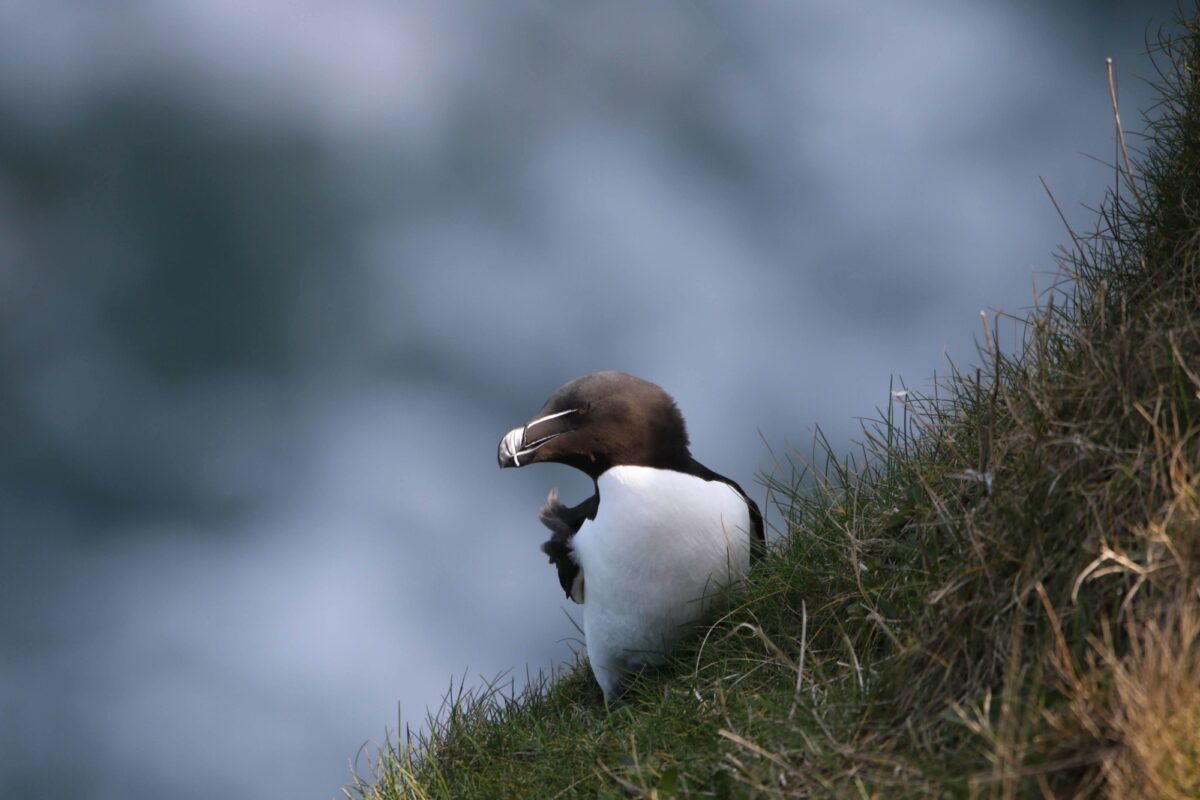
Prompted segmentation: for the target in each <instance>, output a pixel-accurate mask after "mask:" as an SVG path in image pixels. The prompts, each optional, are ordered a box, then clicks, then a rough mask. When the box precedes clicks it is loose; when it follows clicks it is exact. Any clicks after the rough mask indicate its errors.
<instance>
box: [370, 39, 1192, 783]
mask: <svg viewBox="0 0 1200 800" xmlns="http://www.w3.org/2000/svg"><path fill="white" fill-rule="evenodd" d="M1151 56H1152V58H1153V60H1154V63H1155V66H1156V67H1157V68H1158V70H1159V75H1160V78H1161V87H1160V88H1161V96H1162V100H1161V102H1160V104H1159V105H1158V107H1157V108H1156V110H1155V117H1154V119H1153V120H1151V121H1149V122H1148V123H1147V125H1148V127H1147V130H1146V133H1145V135H1144V137H1143V138H1142V139H1141V140H1140V142H1141V144H1142V148H1141V151H1140V153H1139V152H1137V148H1136V147H1135V148H1132V149H1133V150H1134V151H1135V153H1134V156H1133V157H1132V158H1131V159H1130V160H1129V161H1126V160H1125V158H1124V154H1122V164H1121V170H1122V171H1121V178H1120V179H1119V182H1118V185H1116V186H1114V188H1113V189H1112V191H1111V192H1110V194H1109V195H1108V197H1106V198H1105V200H1104V202H1103V204H1102V206H1101V210H1100V212H1099V215H1098V221H1097V224H1096V227H1095V230H1094V231H1092V232H1091V233H1090V234H1088V235H1085V236H1076V235H1075V234H1074V233H1071V238H1072V241H1071V245H1070V247H1068V248H1064V249H1063V250H1062V251H1061V252H1060V253H1059V256H1058V258H1059V264H1060V267H1061V273H1062V274H1061V280H1060V281H1059V282H1058V283H1057V284H1056V286H1055V287H1054V288H1053V289H1052V290H1051V291H1050V292H1049V293H1048V294H1046V295H1045V296H1044V297H1043V299H1042V302H1041V304H1040V306H1039V307H1037V308H1035V309H1034V310H1033V311H1031V312H1030V313H1029V314H1028V315H1027V316H1026V317H1024V318H1021V319H1014V318H1009V317H1004V318H998V319H997V318H989V317H988V316H986V315H985V316H984V336H983V340H982V344H981V347H980V353H981V362H982V366H981V367H979V368H978V369H973V370H970V371H967V372H960V371H958V370H952V371H951V373H950V375H949V376H947V377H945V378H943V379H941V380H939V381H937V382H936V383H935V385H934V387H933V390H932V393H931V394H929V395H922V394H920V393H918V392H915V391H912V390H910V389H908V388H906V387H900V388H895V387H893V391H892V392H891V395H890V397H889V402H888V405H887V406H886V408H884V409H883V410H882V412H881V414H880V415H879V419H878V420H876V421H874V422H873V423H870V424H868V425H867V426H866V428H865V430H864V440H863V445H862V448H861V450H860V452H859V453H857V454H855V455H854V456H852V457H847V458H838V457H836V456H835V455H834V454H833V452H832V450H831V449H830V448H829V446H828V444H827V443H826V442H825V441H824V440H823V438H821V436H820V434H818V436H817V439H816V443H815V448H814V456H813V457H812V458H810V459H809V460H808V463H807V465H803V464H800V463H798V461H797V460H795V459H793V460H786V459H785V460H784V461H783V463H782V464H781V465H780V467H779V468H778V469H777V470H776V472H775V473H774V474H772V475H769V476H766V477H765V478H764V483H765V485H766V488H767V492H768V496H769V497H770V498H771V501H772V502H773V503H774V505H775V506H776V507H777V508H778V510H779V512H780V517H781V519H782V520H783V521H784V526H785V530H783V531H781V532H780V534H781V535H780V536H779V538H778V539H777V541H776V543H775V545H774V547H773V550H772V552H771V553H770V555H769V557H768V558H767V559H765V560H764V561H763V562H762V563H761V564H760V565H759V566H758V567H756V569H755V571H754V574H753V575H752V576H751V579H750V580H749V582H748V584H747V585H746V586H745V587H744V588H743V589H742V590H741V591H740V592H739V594H738V595H737V597H736V598H735V602H734V604H733V607H732V608H731V609H730V610H729V611H728V613H726V614H725V615H724V616H722V617H721V618H720V619H718V620H717V621H716V622H715V623H714V624H713V625H712V627H711V628H710V629H709V630H708V631H707V632H706V633H705V635H704V636H703V637H702V638H700V639H699V640H698V641H696V642H694V643H693V644H691V645H690V646H689V647H687V648H684V649H683V650H682V651H681V652H680V653H678V654H677V657H676V659H675V662H674V663H673V664H672V666H671V667H670V668H669V669H667V670H664V671H663V672H661V673H658V674H653V675H647V676H644V677H642V678H641V679H639V680H638V681H637V683H636V684H635V686H634V688H633V690H632V693H631V696H630V699H629V702H628V703H627V704H626V705H624V706H622V707H621V708H620V709H618V710H616V711H614V712H612V713H608V712H606V711H605V710H604V706H603V702H602V700H601V698H600V694H599V691H598V689H597V688H596V687H595V686H594V685H593V682H592V680H591V677H590V675H589V674H588V672H587V670H586V669H585V668H583V667H582V666H580V665H576V668H575V669H573V670H569V671H567V672H566V673H564V674H563V675H562V676H559V677H558V678H557V679H553V680H552V679H551V678H549V677H546V676H541V677H539V678H537V679H534V680H532V681H530V683H529V687H528V688H526V689H524V690H523V691H519V692H517V691H514V690H513V689H512V686H511V684H509V687H508V689H507V690H505V689H504V688H503V687H502V685H501V684H499V683H493V684H491V685H486V686H484V687H482V688H480V689H474V690H472V689H465V688H463V687H461V686H460V687H459V689H458V690H457V691H454V690H452V691H451V692H450V693H449V694H448V695H447V698H446V700H445V702H444V704H443V707H442V709H441V710H440V711H439V712H438V713H436V714H432V715H431V716H430V718H429V720H428V722H427V725H426V727H425V730H426V732H425V733H423V734H419V735H417V734H413V733H411V732H409V733H408V734H406V736H405V739H404V741H402V742H397V743H385V745H384V746H383V747H382V748H381V749H380V750H379V753H378V756H377V759H376V761H375V762H374V763H373V764H371V765H370V766H369V769H368V773H369V774H368V776H367V777H366V778H356V779H355V783H354V785H353V786H352V787H350V788H348V789H347V790H346V795H347V797H349V798H355V797H361V798H370V799H371V800H396V799H397V798H466V797H497V798H502V797H538V798H556V797H595V796H601V797H627V796H633V797H647V798H673V797H713V798H730V799H731V798H772V797H799V796H809V795H816V796H831V795H832V796H839V797H855V798H870V797H894V796H933V797H942V796H944V797H988V798H1015V797H1074V796H1107V797H1112V798H1123V797H1132V796H1137V797H1149V798H1163V800H1167V799H1169V798H1194V797H1200V646H1198V642H1200V82H1198V81H1197V80H1196V78H1195V75H1196V70H1197V69H1200V22H1197V21H1196V20H1187V19H1185V20H1181V21H1180V23H1179V33H1178V34H1177V35H1175V36H1172V37H1169V38H1164V39H1163V40H1162V41H1161V42H1159V44H1158V45H1157V46H1156V47H1155V48H1154V49H1153V51H1152V53H1151ZM1120 133H1121V138H1122V140H1123V139H1124V133H1123V132H1120ZM1001 326H1013V327H1015V329H1016V331H1017V332H1018V334H1019V341H1020V342H1021V344H1020V346H1019V347H1018V348H1016V350H1015V352H1011V353H1006V352H1003V351H1001V350H1000V348H999V347H998V346H997V345H996V342H997V341H999V330H1000V328H1001Z"/></svg>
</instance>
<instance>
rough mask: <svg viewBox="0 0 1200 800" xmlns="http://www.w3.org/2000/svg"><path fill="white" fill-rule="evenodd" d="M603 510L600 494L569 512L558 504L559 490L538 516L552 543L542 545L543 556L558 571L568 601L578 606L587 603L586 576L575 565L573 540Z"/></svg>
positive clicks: (549, 541) (551, 492)
mask: <svg viewBox="0 0 1200 800" xmlns="http://www.w3.org/2000/svg"><path fill="white" fill-rule="evenodd" d="M599 508H600V492H599V491H597V492H596V494H594V495H592V496H591V497H589V498H588V499H587V500H584V501H583V502H582V503H580V504H579V505H577V506H575V507H574V508H569V507H567V506H564V505H563V504H562V503H560V502H558V489H551V490H550V495H549V496H548V497H547V498H546V505H544V506H542V508H541V510H540V511H539V512H538V519H540V520H541V521H542V524H543V525H545V526H546V527H547V528H549V529H550V539H549V540H548V541H546V542H545V543H543V544H542V552H543V553H545V554H546V555H548V556H549V557H550V563H551V564H553V565H554V566H555V567H557V568H558V582H559V583H560V584H561V585H562V588H563V591H564V592H566V594H567V597H569V598H571V599H572V600H574V601H575V602H576V603H582V602H583V574H582V572H580V569H579V564H578V562H576V561H575V553H574V552H573V551H572V549H571V540H572V539H573V538H575V534H576V533H578V532H579V529H580V528H581V527H583V523H584V521H585V520H589V519H595V518H596V511H597V510H598V509H599Z"/></svg>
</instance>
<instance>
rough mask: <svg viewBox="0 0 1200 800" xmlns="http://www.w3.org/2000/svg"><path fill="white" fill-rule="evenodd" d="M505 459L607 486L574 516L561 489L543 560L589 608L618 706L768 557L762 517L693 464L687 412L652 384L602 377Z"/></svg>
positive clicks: (593, 647)
mask: <svg viewBox="0 0 1200 800" xmlns="http://www.w3.org/2000/svg"><path fill="white" fill-rule="evenodd" d="M498 458H499V461H500V466H501V467H502V468H503V467H524V466H526V465H528V464H535V463H537V462H540V461H551V462H557V463H560V464H566V465H568V466H571V467H575V468H576V469H579V470H582V471H583V472H585V473H587V475H588V476H589V477H590V478H591V479H592V481H593V483H594V485H595V490H596V492H595V494H593V495H592V496H591V497H589V498H588V499H586V500H584V501H583V502H582V503H580V504H579V505H577V506H574V507H567V506H565V505H563V504H562V503H560V502H559V501H558V491H557V490H556V489H552V490H550V496H549V498H548V500H547V502H546V505H545V506H543V507H542V509H541V512H540V514H539V516H540V518H541V521H542V523H543V524H544V525H545V526H546V527H547V528H549V529H550V532H551V535H550V540H549V541H547V542H546V543H545V544H543V545H542V551H543V552H544V553H546V555H548V556H549V557H550V562H551V563H552V564H554V565H555V566H556V567H557V568H558V580H559V583H560V584H561V585H562V588H563V591H564V592H566V595H567V597H569V598H570V599H571V600H573V601H575V602H576V603H581V604H582V605H583V630H584V636H585V638H586V640H587V653H588V660H589V661H590V662H591V665H592V672H593V674H594V675H595V676H596V680H597V682H599V684H600V687H601V689H603V691H604V698H605V701H606V702H607V701H611V700H613V699H615V698H616V697H618V696H619V695H620V694H621V692H622V690H623V688H624V686H623V684H624V681H625V679H626V678H627V677H628V676H629V675H631V674H633V673H636V672H638V671H640V670H642V669H644V668H645V667H648V666H653V665H655V664H660V663H662V662H663V661H664V660H665V658H666V656H667V654H668V653H669V652H670V649H671V647H672V645H673V644H674V643H675V642H676V641H677V640H678V638H679V637H680V636H681V635H682V634H683V633H685V632H686V630H687V628H688V627H689V626H691V625H692V624H693V623H696V622H697V621H699V620H700V619H701V618H702V617H703V616H704V615H705V612H706V611H707V609H708V607H709V606H710V605H711V600H712V599H713V598H714V597H715V595H716V594H717V593H718V592H719V591H720V590H721V589H722V588H723V587H725V586H728V585H730V584H731V583H734V582H736V581H737V580H739V579H740V578H741V577H742V576H743V575H745V573H746V571H747V570H748V569H749V566H750V562H751V559H752V557H753V558H757V557H758V556H759V555H760V554H761V553H762V551H763V549H764V539H763V522H762V514H761V513H760V512H759V510H758V506H757V505H755V503H754V501H753V500H751V499H750V498H749V497H748V496H747V495H746V493H745V492H744V491H742V488H741V487H740V486H738V485H737V484H736V483H734V482H733V481H731V480H730V479H729V478H726V477H724V476H722V475H718V474H717V473H715V472H713V471H712V470H710V469H708V468H707V467H705V466H704V465H703V464H701V463H700V462H698V461H696V459H694V458H692V455H691V453H690V452H689V450H688V435H687V428H686V427H685V425H684V422H683V415H682V414H680V412H679V409H678V407H676V405H675V401H674V400H673V399H672V398H671V396H670V395H668V394H667V393H666V392H664V391H663V390H662V389H661V388H660V387H659V386H657V385H656V384H653V383H650V382H649V381H645V380H642V379H641V378H635V377H634V376H632V375H627V374H625V373H623V372H593V373H591V374H590V375H584V376H583V377H581V378H576V379H575V380H573V381H571V382H570V383H567V384H566V385H564V386H563V387H561V388H560V389H558V390H557V391H555V392H554V393H553V394H552V395H550V399H548V400H547V401H546V403H545V405H543V406H542V409H541V410H540V411H539V412H538V413H537V414H535V415H534V417H533V419H531V420H530V421H529V422H527V423H525V424H524V425H522V426H521V427H519V428H514V429H513V430H511V431H509V432H508V433H507V434H505V435H504V438H503V439H501V440H500V447H499V452H498ZM602 501H603V502H602Z"/></svg>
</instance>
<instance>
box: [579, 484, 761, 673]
mask: <svg viewBox="0 0 1200 800" xmlns="http://www.w3.org/2000/svg"><path fill="white" fill-rule="evenodd" d="M597 486H598V488H599V491H600V507H599V511H598V513H597V515H596V519H595V520H591V521H588V522H585V523H584V525H583V527H581V528H580V530H579V533H578V534H576V536H575V538H574V542H573V547H574V550H575V556H576V558H577V560H578V562H579V564H580V567H581V568H582V571H583V575H584V585H585V600H584V608H583V627H584V635H585V636H586V638H587V649H588V657H589V659H590V660H591V662H592V669H593V671H594V672H595V674H596V678H597V680H598V681H599V682H600V685H601V687H603V688H604V692H605V694H606V695H611V694H612V693H613V692H614V691H615V690H616V688H617V687H618V686H619V683H620V679H621V676H622V675H623V674H624V673H625V672H628V671H630V670H634V669H637V668H638V667H640V666H645V665H651V664H656V663H660V662H662V661H663V659H664V658H665V657H666V654H667V653H668V652H669V651H670V648H671V646H672V645H673V644H674V643H675V641H676V640H677V639H678V638H679V636H680V634H681V633H683V632H684V631H685V630H686V627H687V626H688V625H689V623H693V622H696V621H698V620H699V619H700V618H701V617H702V616H703V615H704V613H705V611H706V610H707V608H708V606H709V605H710V604H711V603H710V601H711V600H712V599H713V597H714V596H715V595H716V594H718V593H719V592H720V590H721V589H723V588H725V587H727V586H729V585H730V584H731V583H733V582H735V581H737V580H738V579H739V578H741V577H742V576H743V575H744V574H745V573H746V571H747V570H748V569H749V564H750V513H749V510H748V508H747V506H746V502H745V501H744V500H743V499H742V497H741V496H740V495H739V494H738V493H737V492H736V491H734V490H733V488H732V487H730V486H729V485H728V484H725V483H722V482H720V481H706V480H703V479H701V478H697V477H695V476H692V475H686V474H684V473H680V472H674V471H671V470H660V469H653V468H650V467H630V466H622V467H613V468H612V469H610V470H608V471H606V472H605V473H604V474H603V475H601V476H600V479H599V480H598V481H597Z"/></svg>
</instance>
